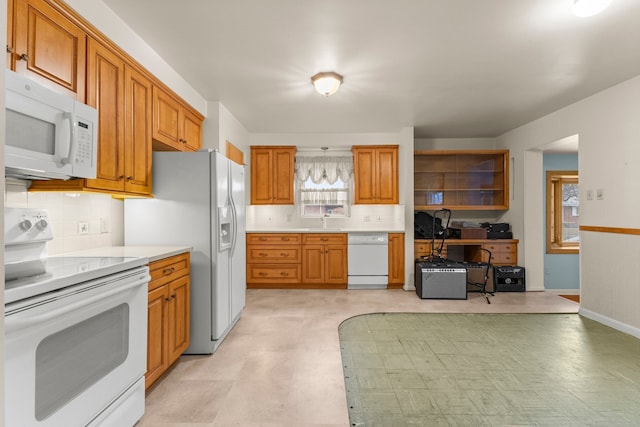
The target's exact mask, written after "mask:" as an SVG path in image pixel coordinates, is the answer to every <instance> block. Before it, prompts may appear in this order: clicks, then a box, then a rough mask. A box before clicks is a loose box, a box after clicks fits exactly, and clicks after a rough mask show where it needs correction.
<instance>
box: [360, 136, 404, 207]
mask: <svg viewBox="0 0 640 427" xmlns="http://www.w3.org/2000/svg"><path fill="white" fill-rule="evenodd" d="M351 150H352V152H353V170H354V176H355V191H354V195H355V204H398V146H397V145H358V146H353V147H352V148H351Z"/></svg>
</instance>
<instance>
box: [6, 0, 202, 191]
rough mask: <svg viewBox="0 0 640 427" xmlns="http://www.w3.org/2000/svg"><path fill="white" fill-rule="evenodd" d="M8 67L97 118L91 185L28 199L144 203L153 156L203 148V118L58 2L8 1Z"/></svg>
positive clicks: (46, 187) (38, 185)
mask: <svg viewBox="0 0 640 427" xmlns="http://www.w3.org/2000/svg"><path fill="white" fill-rule="evenodd" d="M7 67H8V68H10V69H13V70H15V71H16V72H18V73H22V74H25V75H27V76H29V77H30V78H33V79H34V80H37V81H39V82H41V83H42V84H44V85H46V86H48V87H50V88H52V89H54V90H56V91H58V92H62V93H67V94H69V95H71V96H73V97H75V98H76V99H77V100H79V101H81V102H85V103H87V104H88V105H91V106H92V107H95V108H96V109H97V110H98V153H97V154H98V164H97V172H96V175H97V176H96V179H74V180H68V181H62V180H51V181H33V182H32V184H31V186H30V187H29V190H30V191H94V192H104V193H110V194H112V195H114V196H116V197H126V196H150V195H151V166H152V165H151V151H152V148H153V149H158V150H178V151H196V150H199V149H200V148H201V147H202V122H203V120H204V117H203V116H202V115H201V114H200V113H198V112H197V111H196V110H194V109H193V108H191V107H190V106H189V105H188V104H186V103H185V102H184V101H182V100H181V99H180V98H179V97H178V96H177V95H175V94H174V93H172V92H171V91H170V90H169V89H167V88H166V86H164V84H163V83H162V82H160V81H159V80H158V79H156V78H155V77H154V76H153V75H152V74H151V73H149V72H148V71H146V70H145V69H144V67H142V66H141V65H139V64H138V63H137V62H136V61H135V60H134V59H133V58H131V57H130V56H129V55H128V54H127V53H126V52H124V51H123V50H122V49H120V48H119V47H118V46H116V45H115V44H114V43H113V42H111V41H110V40H109V39H107V38H106V37H105V36H104V35H103V34H102V33H100V32H99V31H97V30H96V29H95V28H94V27H93V26H92V25H91V24H90V23H88V22H87V21H86V20H85V19H83V18H82V17H81V16H80V15H78V14H77V13H76V12H74V11H73V10H72V9H71V8H69V6H67V5H66V4H65V3H63V2H61V1H57V0H8V1H7ZM156 103H159V105H160V106H159V107H157V106H156V105H155V104H156ZM157 112H159V113H158V114H155V113H157ZM172 135H173V136H172ZM172 137H173V138H174V139H171V138H172Z"/></svg>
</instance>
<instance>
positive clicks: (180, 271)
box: [149, 252, 190, 290]
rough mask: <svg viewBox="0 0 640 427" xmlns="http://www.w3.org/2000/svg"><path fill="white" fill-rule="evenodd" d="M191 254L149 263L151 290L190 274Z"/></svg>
mask: <svg viewBox="0 0 640 427" xmlns="http://www.w3.org/2000/svg"><path fill="white" fill-rule="evenodd" d="M189 260H190V254H189V252H187V253H184V254H180V255H175V256H172V257H169V258H165V259H161V260H159V261H154V262H152V263H149V274H150V275H151V281H150V282H149V290H152V289H156V288H157V287H159V286H162V285H164V284H166V283H169V282H171V281H172V280H175V279H177V278H179V277H182V276H186V275H188V274H189V269H190V265H189Z"/></svg>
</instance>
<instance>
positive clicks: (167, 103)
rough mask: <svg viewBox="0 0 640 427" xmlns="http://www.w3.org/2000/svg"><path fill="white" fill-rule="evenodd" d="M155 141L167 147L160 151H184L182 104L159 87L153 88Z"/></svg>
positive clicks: (160, 148) (158, 147) (161, 148)
mask: <svg viewBox="0 0 640 427" xmlns="http://www.w3.org/2000/svg"><path fill="white" fill-rule="evenodd" d="M153 139H154V140H156V141H158V142H160V143H162V144H164V145H165V146H164V147H162V146H154V148H156V149H158V150H170V149H174V150H178V151H180V150H182V143H181V142H180V104H179V103H178V101H176V100H175V98H173V97H172V96H171V95H169V94H168V93H166V92H164V91H163V90H162V89H160V88H158V87H154V88H153Z"/></svg>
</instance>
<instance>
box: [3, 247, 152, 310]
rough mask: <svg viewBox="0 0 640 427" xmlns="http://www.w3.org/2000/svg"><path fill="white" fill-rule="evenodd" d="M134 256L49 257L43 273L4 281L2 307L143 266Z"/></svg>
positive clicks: (143, 259)
mask: <svg viewBox="0 0 640 427" xmlns="http://www.w3.org/2000/svg"><path fill="white" fill-rule="evenodd" d="M146 261H147V260H146V258H133V257H64V256H58V257H48V258H44V259H43V262H44V266H45V272H44V273H40V274H35V275H31V276H28V277H21V278H17V279H13V280H7V281H5V293H4V295H5V304H8V303H11V302H14V301H18V300H22V299H25V298H30V297H33V296H36V295H40V294H44V293H47V292H51V291H55V290H58V289H62V288H65V287H68V286H73V285H76V284H79V283H82V282H86V281H89V280H93V279H97V278H100V277H103V276H106V275H109V274H114V273H117V272H120V271H124V270H128V269H130V268H134V267H138V266H140V265H144V264H146Z"/></svg>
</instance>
